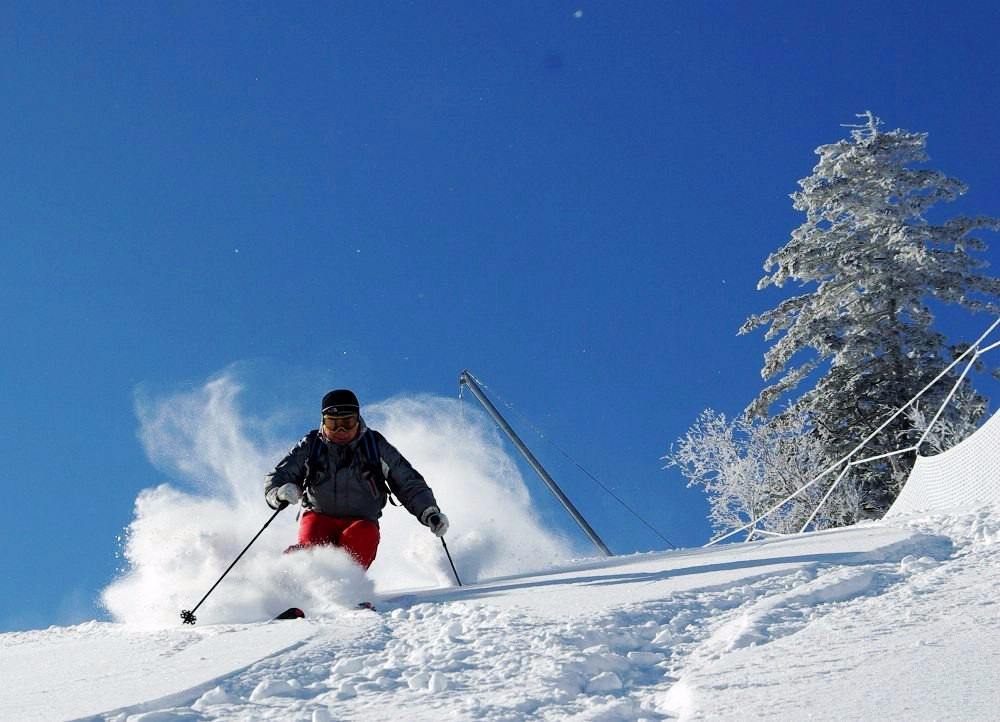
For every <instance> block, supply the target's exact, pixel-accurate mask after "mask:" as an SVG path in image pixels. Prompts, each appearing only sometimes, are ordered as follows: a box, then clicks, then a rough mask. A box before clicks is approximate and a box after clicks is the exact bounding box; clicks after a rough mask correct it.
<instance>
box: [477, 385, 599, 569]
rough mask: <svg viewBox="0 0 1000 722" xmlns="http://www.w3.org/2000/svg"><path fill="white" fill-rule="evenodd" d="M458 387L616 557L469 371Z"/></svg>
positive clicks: (588, 532) (587, 530)
mask: <svg viewBox="0 0 1000 722" xmlns="http://www.w3.org/2000/svg"><path fill="white" fill-rule="evenodd" d="M458 385H459V387H463V386H464V387H467V388H468V389H469V391H471V392H472V395H473V396H475V397H476V400H477V401H479V403H480V404H482V405H483V408H484V409H486V413H488V414H489V415H490V417H491V418H492V419H493V421H495V422H496V425H497V426H499V427H500V428H501V429H502V430H503V432H504V433H505V434H507V437H508V438H509V439H510V440H511V442H513V444H514V446H516V447H517V450H518V451H520V452H521V455H522V456H524V459H525V461H527V462H528V464H529V465H530V466H531V468H532V469H534V470H535V473H536V474H538V476H539V478H541V480H542V482H544V484H545V486H547V487H548V489H549V491H551V492H552V494H553V495H554V496H555V497H556V499H558V500H559V503H560V504H562V505H563V508H565V509H566V511H568V512H569V515H570V516H571V517H573V521H575V522H576V523H577V524H578V525H579V527H580V529H582V530H583V533H584V534H586V535H587V537H588V538H589V539H590V541H592V542H593V543H594V546H596V547H597V548H598V549H599V550H600V551H601V553H602V554H604V555H605V556H609V557H610V556H614V554H612V553H611V550H610V549H608V547H607V545H605V543H604V542H603V541H601V538H600V537H599V536H597V532H595V531H594V530H593V528H592V527H591V526H590V524H588V523H587V520H586V519H584V518H583V515H582V514H580V512H579V511H577V509H576V507H575V506H573V502H571V501H570V500H569V499H568V498H567V497H566V495H565V494H564V493H563V492H562V489H560V488H559V485H558V484H556V482H555V480H554V479H553V478H552V477H551V476H549V473H548V472H547V471H545V468H544V467H543V466H542V465H541V463H540V462H539V461H538V459H536V458H535V455H534V454H532V453H531V451H530V450H529V449H528V447H527V446H526V445H525V443H524V442H523V441H521V438H520V437H519V436H518V435H517V433H516V432H515V431H514V429H513V428H511V425H510V424H508V423H507V420H506V419H505V418H504V417H503V416H502V415H501V413H500V412H499V411H497V407H496V406H494V405H493V404H492V402H491V401H490V400H489V399H488V398H487V397H486V394H485V393H484V392H483V390H482V388H481V387H480V385H479V383H478V382H477V380H476V377H475V376H473V375H472V373H471V372H470V371H469V370H468V369H466V370H465V371H463V372H462V374H461V375H460V376H459V377H458Z"/></svg>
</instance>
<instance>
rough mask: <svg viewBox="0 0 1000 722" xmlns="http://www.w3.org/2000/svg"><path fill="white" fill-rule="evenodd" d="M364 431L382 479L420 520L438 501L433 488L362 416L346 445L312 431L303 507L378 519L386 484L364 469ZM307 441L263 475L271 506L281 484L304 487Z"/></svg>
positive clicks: (266, 497)
mask: <svg viewBox="0 0 1000 722" xmlns="http://www.w3.org/2000/svg"><path fill="white" fill-rule="evenodd" d="M363 434H373V435H374V438H375V441H376V444H377V446H378V451H379V457H380V459H381V462H382V472H383V474H384V476H385V480H386V481H387V482H388V484H389V488H390V489H391V490H392V493H393V495H394V496H395V497H396V498H397V499H399V501H400V503H401V504H402V505H403V506H404V507H405V508H406V510H407V511H409V512H410V513H411V514H413V516H415V517H417V519H419V518H420V516H421V514H423V513H424V511H425V510H426V509H427V508H428V507H431V506H437V502H436V501H435V500H434V492H432V491H431V489H430V487H429V486H427V482H425V481H424V477H422V476H421V475H420V473H419V472H418V471H417V470H416V469H414V468H413V466H412V465H411V464H410V462H409V461H407V460H406V458H405V457H404V456H403V455H402V454H400V453H399V451H398V450H397V449H396V447H394V446H393V445H392V444H390V443H389V442H388V441H387V440H386V438H385V437H384V436H382V434H380V433H379V432H378V431H376V430H375V429H369V428H368V427H367V425H365V423H364V421H363V420H362V421H361V427H360V429H359V431H358V435H357V437H355V439H354V441H352V442H351V443H350V444H345V445H344V446H338V445H337V444H334V443H332V442H330V441H328V440H327V439H326V437H325V436H323V434H322V433H319V435H318V436H317V438H316V441H315V444H316V446H317V448H316V451H315V453H314V455H313V460H312V461H311V462H310V463H311V464H312V465H313V466H314V468H313V472H312V481H311V483H310V484H309V486H308V487H307V488H303V494H302V507H303V508H304V509H308V510H312V511H316V512H319V513H320V514H327V515H329V516H337V517H352V518H359V519H370V520H371V521H377V520H378V518H379V517H380V516H382V509H383V507H385V504H386V500H387V495H386V491H385V488H384V487H382V486H381V485H380V484H379V483H378V481H377V480H376V479H373V478H372V474H371V472H370V471H369V470H368V469H366V468H365V463H366V459H365V450H364V446H363V444H362V435H363ZM311 446H312V443H311V442H310V439H309V435H308V434H307V435H306V436H304V437H302V439H300V440H299V442H298V443H297V444H296V445H295V446H294V447H292V450H291V451H289V452H288V454H287V455H286V456H285V458H283V459H282V460H281V461H279V462H278V465H277V466H275V467H274V471H272V472H271V473H269V474H268V475H267V476H266V477H265V482H264V499H265V500H266V501H267V504H268V506H270V507H271V508H272V509H277V508H278V506H279V505H280V503H281V502H279V501H278V500H277V498H276V495H277V493H278V489H280V488H281V487H282V486H284V485H285V484H288V483H292V484H298V485H299V487H303V485H304V482H305V476H306V462H307V461H308V460H309V453H310V447H311Z"/></svg>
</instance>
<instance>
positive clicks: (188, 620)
mask: <svg viewBox="0 0 1000 722" xmlns="http://www.w3.org/2000/svg"><path fill="white" fill-rule="evenodd" d="M286 506H288V502H287V501H283V502H281V505H280V506H279V507H278V508H277V509H275V511H274V513H273V514H271V518H270V519H268V520H267V521H266V522H264V526H262V527H261V528H260V531H259V532H257V534H256V536H254V538H253V539H251V540H250V543H249V544H247V545H246V546H245V547H243V551H241V552H240V555H239V556H238V557H236V558H235V559H233V563H232V564H230V565H229V567H228V568H227V569H226V571H224V572H222V576H221V577H219V581H218V582H216V583H215V584H213V585H212V588H211V589H209V590H208V591H207V592H205V596H204V597H202V598H201V601H200V602H198V603H197V604H195V605H194V609H182V610H181V621H182V622H184V624H194V623H195V622H197V621H198V618H197V617H196V616H194V613H195V612H197V611H198V607H200V606H201V605H202V602H204V601H205V600H206V599H208V595H209V594H211V593H212V592H214V591H215V588H216V587H217V586H219V582H221V581H222V580H223V579H225V578H226V575H227V574H229V570H230V569H232V568H233V567H235V566H236V562H238V561H239V560H240V559H241V558H242V557H243V555H244V554H246V553H247V549H249V548H250V547H251V546H252V545H253V543H254V542H255V541H257V537H259V536H260V535H261V534H263V533H264V530H265V529H267V527H268V525H269V524H270V523H271V522H272V521H274V517H276V516H278V514H280V513H281V510H282V509H284V508H285V507H286Z"/></svg>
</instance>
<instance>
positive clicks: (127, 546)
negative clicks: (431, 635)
mask: <svg viewBox="0 0 1000 722" xmlns="http://www.w3.org/2000/svg"><path fill="white" fill-rule="evenodd" d="M241 391H242V386H241V384H240V383H239V381H238V380H237V379H236V377H235V374H233V373H227V374H224V375H222V376H220V377H218V378H215V379H213V380H211V381H209V382H208V383H206V384H205V385H204V386H202V387H201V388H199V389H196V390H194V391H188V392H185V393H180V394H174V395H170V396H165V397H161V398H159V399H140V400H139V401H138V402H137V404H136V408H137V414H138V417H139V421H140V429H139V437H140V439H141V440H142V442H143V445H144V447H145V450H146V453H147V456H148V457H149V459H150V461H151V462H152V463H153V464H154V465H156V466H157V467H158V468H160V469H161V470H163V471H165V472H167V473H169V474H171V475H172V476H174V477H175V478H176V481H175V482H172V483H169V484H161V485H159V486H156V487H154V488H149V489H145V490H143V491H142V492H140V493H139V496H138V498H137V499H136V503H135V510H134V516H133V519H132V521H131V523H130V524H129V525H128V527H127V528H126V531H125V535H124V538H123V549H122V557H123V559H124V562H125V564H124V566H123V568H122V569H121V570H120V575H119V577H118V578H117V579H115V580H114V581H113V582H112V583H111V584H110V585H109V586H108V587H107V588H106V589H104V591H103V592H102V601H103V604H104V606H105V608H106V609H107V610H108V611H109V613H110V614H111V616H112V617H113V618H114V619H115V620H116V621H119V622H125V623H128V624H133V625H137V626H144V627H163V626H173V625H177V624H178V623H179V622H178V621H177V610H178V609H180V608H182V607H186V606H190V604H191V603H192V600H195V599H198V598H200V597H201V596H202V595H203V594H204V591H205V590H206V589H208V588H209V587H210V586H211V585H212V584H213V583H214V582H215V581H216V580H217V579H218V577H219V574H221V573H222V570H224V569H225V568H226V566H227V565H228V564H229V563H230V562H231V561H232V559H233V558H235V556H236V555H237V554H238V553H239V552H240V550H241V549H242V548H243V547H244V546H245V544H246V540H247V539H248V538H250V537H251V536H252V535H253V534H254V532H255V531H256V530H257V529H259V528H260V520H261V518H262V517H263V516H266V515H267V513H269V510H268V507H267V505H266V504H265V502H264V495H263V486H264V475H265V474H266V473H267V472H268V471H270V470H271V469H272V468H273V467H274V465H275V463H276V462H277V461H278V460H279V459H281V457H282V456H284V454H285V453H287V451H288V449H289V448H290V447H291V446H292V445H293V444H294V443H295V442H296V441H298V438H300V437H301V436H304V435H305V433H306V432H307V431H308V430H309V429H310V422H311V421H312V416H311V415H310V414H309V413H308V412H306V411H302V412H300V413H296V412H295V411H292V412H289V411H288V410H282V411H281V412H280V414H274V415H272V417H271V418H279V417H280V418H285V419H287V418H290V417H291V418H295V417H299V416H300V417H301V418H302V428H301V430H300V431H299V432H296V433H294V434H293V436H294V438H292V437H289V438H277V437H276V435H275V433H274V426H275V424H273V423H269V422H267V421H266V420H264V419H263V417H254V416H253V415H251V414H249V413H248V412H247V411H245V410H244V409H242V408H240V404H239V396H240V393H241ZM362 414H363V416H364V418H365V420H366V422H367V423H368V424H369V425H370V426H372V427H373V428H377V429H378V430H379V431H381V432H382V433H384V434H385V435H386V437H387V438H388V439H389V441H390V443H392V444H393V445H394V446H396V447H397V448H398V449H399V450H400V451H401V452H402V453H403V454H404V455H405V456H406V457H407V458H408V459H409V460H410V461H411V462H412V463H413V465H414V466H415V467H416V468H417V469H418V470H419V471H420V472H421V473H422V474H423V475H424V477H425V478H426V479H427V482H428V484H429V485H430V486H431V488H432V489H433V490H434V493H435V496H436V497H437V500H438V503H439V505H440V507H441V509H442V511H444V512H445V513H446V514H447V515H448V517H449V519H450V521H451V531H450V532H449V537H448V539H449V542H451V546H452V548H453V550H454V552H455V562H456V564H457V566H458V569H459V571H460V572H461V575H462V578H463V580H465V581H466V582H470V581H471V582H475V581H477V580H480V579H484V578H489V577H495V576H503V575H510V574H518V573H523V572H527V571H534V570H537V569H539V568H544V567H545V566H548V565H551V564H556V563H558V562H561V561H564V560H566V559H569V558H571V557H572V556H573V555H574V550H573V549H572V548H571V546H570V544H569V542H568V541H566V540H565V539H564V538H562V537H560V536H559V535H557V534H555V533H553V532H551V531H549V530H547V529H545V527H544V525H543V523H542V522H541V520H540V519H539V517H538V515H537V514H536V513H535V511H534V508H533V505H532V502H531V498H530V496H529V494H528V491H527V488H526V486H525V484H524V481H523V479H522V477H521V475H520V473H519V471H518V469H517V467H516V465H515V464H514V462H513V460H512V459H511V458H510V456H509V455H507V453H506V452H505V451H504V449H503V446H502V442H501V439H500V437H499V435H498V434H497V433H496V432H495V430H494V429H493V427H492V426H491V424H490V423H489V421H488V419H486V417H485V416H484V415H482V414H480V413H477V412H470V410H469V409H465V411H464V413H462V412H461V410H460V408H459V402H458V401H457V400H453V399H444V398H440V397H435V396H417V397H396V398H392V399H389V400H387V401H383V402H380V403H375V404H364V400H362ZM296 434H297V435H296ZM381 534H382V541H381V544H380V545H379V553H378V557H377V558H376V560H375V563H374V564H373V565H372V567H371V569H370V570H369V572H368V574H365V573H364V570H363V569H362V568H361V567H360V566H358V565H357V564H356V563H355V562H354V561H353V560H352V559H351V558H350V556H349V555H348V554H347V553H346V552H344V551H343V550H340V549H336V548H331V547H321V548H317V549H312V550H302V551H299V552H296V553H294V554H284V553H283V551H284V549H285V548H286V547H287V546H289V545H290V544H293V543H294V542H295V541H296V536H297V534H296V520H295V514H294V513H292V510H290V509H289V510H286V511H285V512H284V513H283V514H280V515H278V517H277V518H276V519H275V521H274V524H272V525H271V526H270V528H268V530H267V532H266V533H265V534H263V535H262V536H261V537H260V539H259V540H258V541H257V542H256V543H255V545H254V548H253V549H252V550H251V551H250V552H248V553H247V555H246V556H245V557H244V558H243V559H242V560H241V561H240V563H239V564H238V565H237V566H236V567H235V568H234V569H233V570H232V572H231V573H230V574H229V575H228V576H227V577H226V579H225V581H224V582H223V583H222V585H220V586H219V588H218V589H216V590H215V592H214V593H213V596H212V598H211V600H209V602H206V604H205V605H204V606H203V607H202V608H201V610H200V611H199V613H198V619H199V623H200V624H212V623H220V622H229V623H237V622H251V621H259V620H264V619H270V618H271V617H273V616H274V614H276V613H277V612H279V611H281V610H283V609H285V608H287V607H289V606H297V607H301V608H303V609H306V611H307V612H308V613H309V614H311V615H315V614H327V613H335V612H336V611H337V610H341V609H354V608H356V605H357V603H358V602H361V601H367V600H370V599H372V598H373V595H374V594H376V593H386V592H390V591H392V590H398V589H404V588H413V587H440V586H449V585H452V584H454V581H453V578H452V575H451V571H450V568H449V567H448V561H447V560H446V559H445V557H444V555H443V554H442V552H441V546H440V543H439V541H438V539H437V538H436V537H434V535H432V534H431V533H430V532H429V531H428V530H427V529H426V528H425V527H423V526H421V525H420V524H419V522H417V521H416V519H414V518H413V517H412V516H411V515H409V514H408V513H407V512H406V511H405V510H403V509H402V508H396V507H391V506H387V507H386V509H385V513H384V515H383V517H382V519H381Z"/></svg>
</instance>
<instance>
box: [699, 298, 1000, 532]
mask: <svg viewBox="0 0 1000 722" xmlns="http://www.w3.org/2000/svg"><path fill="white" fill-rule="evenodd" d="M997 326H1000V318H998V319H997V320H996V321H994V322H993V324H992V325H991V326H990V327H989V328H988V329H986V331H985V332H984V333H983V334H982V335H981V336H980V337H979V338H978V339H976V341H975V343H973V344H972V345H970V346H969V348H967V349H966V350H965V351H963V352H962V354H961V355H960V356H958V358H956V359H955V360H954V361H952V362H951V363H950V364H948V366H947V367H946V368H945V369H944V371H942V372H941V373H939V374H938V375H937V376H936V377H935V378H934V380H933V381H931V382H930V383H929V384H927V385H926V386H924V387H923V388H922V389H920V391H918V392H917V394H916V395H915V396H914V397H913V398H912V399H910V400H909V401H907V402H906V403H905V404H903V405H902V406H900V407H899V408H898V409H897V410H896V412H895V413H894V414H893V415H892V416H890V417H889V418H888V419H886V420H885V421H884V422H883V423H882V425H881V426H879V427H878V428H877V429H875V431H873V432H872V433H870V434H869V435H868V436H866V437H865V439H864V440H863V441H862V442H861V443H860V444H858V445H857V446H855V447H854V448H853V449H852V450H851V451H850V453H848V454H847V455H846V456H844V457H842V458H840V459H838V460H837V461H835V462H834V463H833V464H831V465H830V466H828V467H827V468H825V469H824V470H823V471H821V472H819V473H818V474H817V475H816V476H814V477H813V478H812V479H810V480H809V482H808V483H806V484H805V485H803V486H801V487H799V488H798V489H796V490H795V491H794V492H792V493H791V494H790V495H789V496H787V497H785V498H784V499H783V500H782V501H780V502H778V503H777V504H775V505H774V506H772V507H771V508H770V509H768V510H767V511H765V512H764V513H763V514H761V515H760V516H758V517H757V518H755V519H753V520H752V521H750V522H749V523H747V524H744V525H743V526H741V527H740V528H739V529H734V530H733V531H730V532H727V533H725V534H723V535H721V536H717V537H715V538H714V539H712V540H710V541H709V542H708V543H707V544H706V545H705V546H707V547H709V546H712V545H713V544H717V543H719V542H720V541H722V540H723V539H728V538H729V537H731V536H735V535H736V534H739V533H740V532H742V531H746V530H747V529H751V531H750V532H749V535H748V537H747V541H749V540H750V539H752V538H753V536H754V534H755V533H758V534H759V533H762V532H761V530H759V529H753V527H755V526H756V525H757V523H758V522H760V521H761V520H763V519H764V518H766V517H768V516H770V515H771V514H772V513H774V512H775V511H777V510H778V509H780V508H781V507H783V506H784V505H785V504H787V503H788V502H790V501H791V500H792V499H794V498H795V497H797V496H798V495H799V494H801V493H802V492H804V491H805V490H806V489H808V488H810V487H811V486H813V485H814V484H816V483H817V482H819V480H820V479H822V478H823V477H824V476H826V475H827V474H829V473H831V472H832V471H834V470H836V469H837V468H838V467H840V466H841V464H843V465H844V468H843V470H842V471H841V472H840V474H839V475H838V476H837V478H836V479H835V480H834V482H833V484H831V485H830V488H829V489H828V490H827V492H826V494H825V495H824V496H823V498H822V499H821V500H820V502H819V504H817V506H816V508H815V509H814V510H813V513H812V514H811V515H810V517H809V519H808V520H807V521H806V523H805V524H804V525H803V526H802V529H801V530H800V531H801V532H804V531H805V530H806V527H807V526H809V524H810V523H812V521H813V519H815V518H816V515H817V514H818V513H819V510H820V509H821V508H822V507H823V505H824V504H825V503H826V501H827V499H829V498H830V495H831V494H833V491H834V489H836V488H837V486H838V485H839V484H840V482H841V481H843V479H844V477H845V476H846V475H847V472H848V471H849V470H850V468H851V467H852V466H857V465H858V464H863V463H866V462H869V461H875V460H877V459H883V458H886V457H889V456H897V455H899V454H905V453H907V452H910V451H914V452H916V453H917V454H919V453H920V447H921V446H923V443H924V441H925V440H926V438H927V435H928V434H930V432H931V429H933V428H934V425H935V424H936V423H937V422H938V419H940V418H941V414H942V413H944V410H945V408H946V407H947V406H948V404H949V403H951V400H952V398H953V397H954V395H955V393H956V392H957V391H958V387H959V386H960V385H961V384H962V382H963V381H964V380H965V377H966V376H967V375H968V373H969V371H970V370H971V369H972V367H973V366H974V365H975V363H976V361H977V360H978V359H979V357H980V356H982V355H983V354H984V353H986V352H987V351H992V350H993V349H995V348H997V347H1000V341H997V342H995V343H992V344H990V345H989V346H986V347H985V348H980V345H981V344H982V343H983V341H985V340H986V338H987V337H989V335H990V334H992V333H993V331H994V330H995V329H996V328H997ZM970 353H971V354H972V356H971V358H970V359H969V361H968V363H967V364H966V366H965V369H964V370H963V371H962V374H961V375H960V376H959V378H958V380H957V381H956V382H955V384H954V385H953V386H952V388H951V391H950V392H949V393H948V396H947V397H946V398H945V400H944V402H943V403H942V404H941V406H940V407H939V408H938V410H937V413H936V414H934V418H933V419H931V422H930V423H929V424H928V425H927V428H926V429H925V430H924V433H923V434H922V435H921V436H920V440H919V441H918V442H917V443H916V444H914V445H913V446H908V447H906V448H905V449H899V450H897V451H890V452H888V453H885V454H879V455H877V456H870V457H866V458H863V459H853V457H854V455H855V454H857V453H858V452H859V451H861V450H862V449H863V448H864V447H865V446H867V445H868V443H869V442H870V441H871V440H872V439H874V438H875V437H876V436H878V434H879V433H881V432H882V430H883V429H884V428H885V427H887V426H888V425H889V424H891V423H892V422H893V421H894V420H895V419H896V418H897V417H898V416H899V415H900V414H902V413H904V412H905V411H906V410H907V409H908V408H909V407H910V406H912V405H913V404H914V403H916V401H917V400H918V399H920V397H921V396H923V395H924V394H925V393H927V392H928V391H929V390H930V389H931V388H933V387H934V386H935V385H936V384H937V383H938V381H940V380H941V379H943V378H944V377H945V376H947V375H948V372H949V371H951V370H952V369H953V368H955V367H956V366H957V365H958V364H960V363H961V362H962V360H963V359H965V358H966V356H969V354H970ZM770 533H771V534H774V532H770ZM777 536H782V535H780V534H779V535H777Z"/></svg>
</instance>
